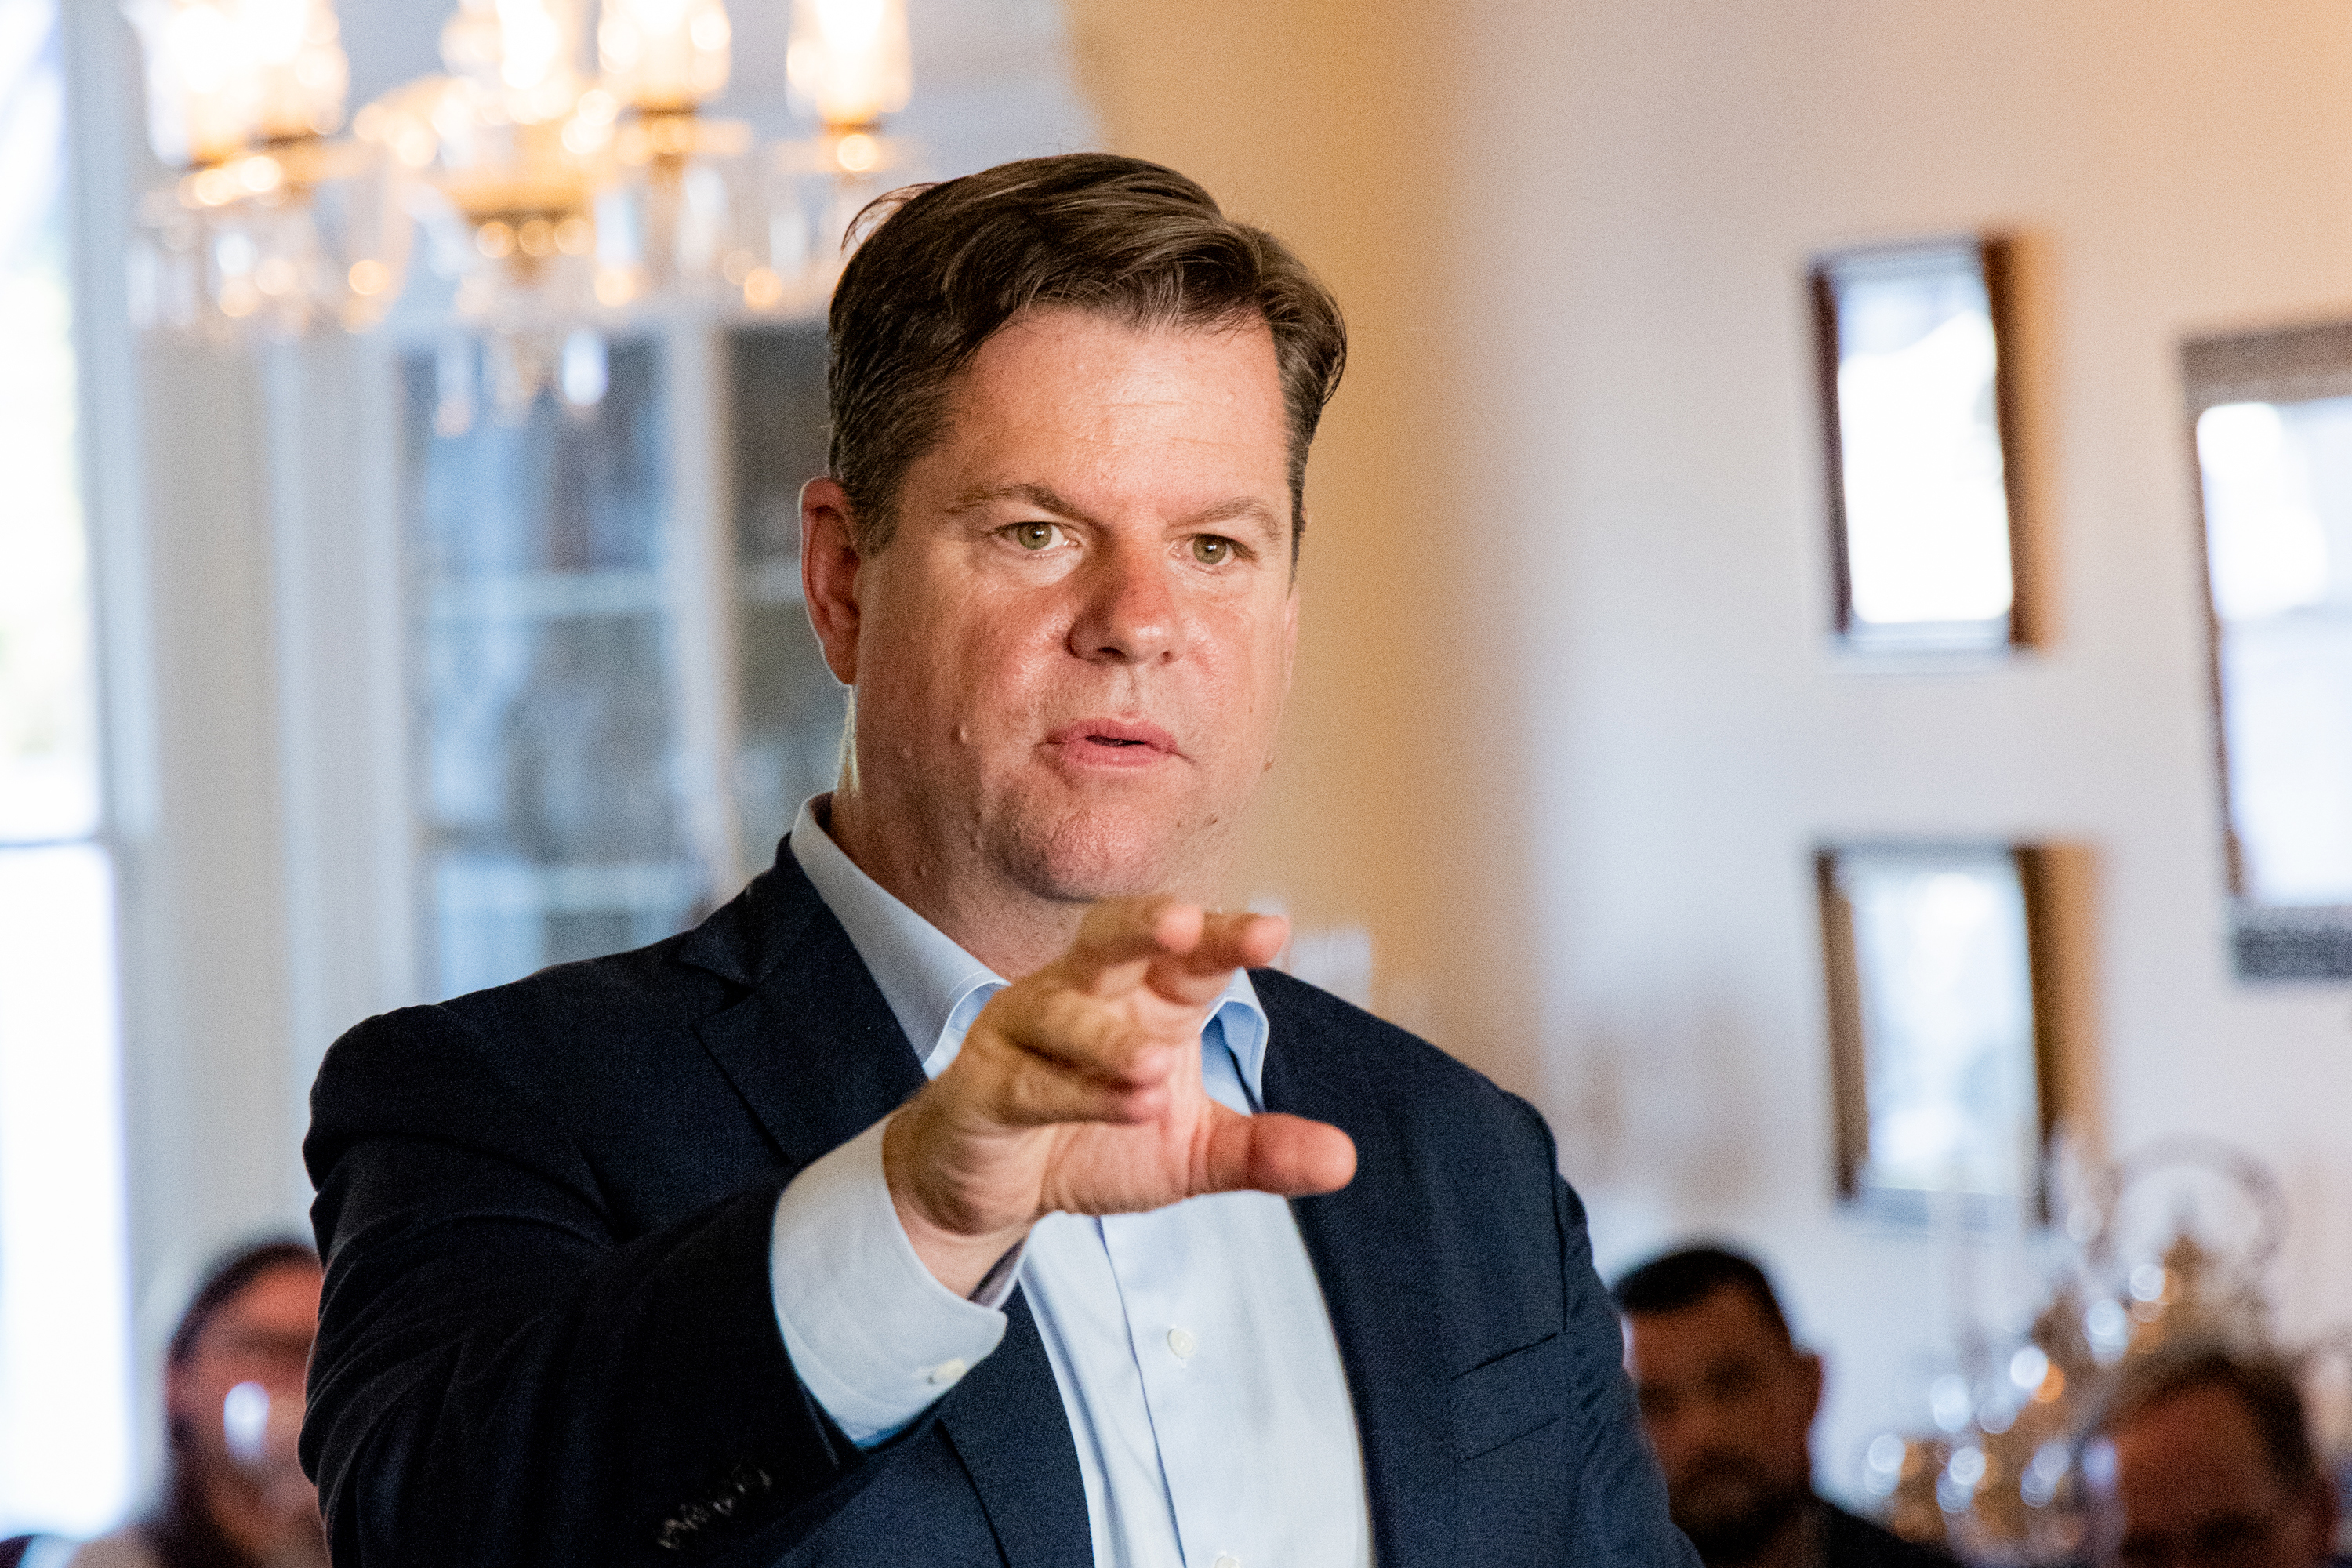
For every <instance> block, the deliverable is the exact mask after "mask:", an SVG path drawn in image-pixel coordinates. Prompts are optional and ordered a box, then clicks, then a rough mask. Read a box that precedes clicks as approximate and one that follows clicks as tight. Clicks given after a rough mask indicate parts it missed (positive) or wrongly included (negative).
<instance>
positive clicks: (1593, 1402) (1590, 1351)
mask: <svg viewBox="0 0 2352 1568" xmlns="http://www.w3.org/2000/svg"><path fill="white" fill-rule="evenodd" d="M1538 1121H1540V1119H1539V1118H1538ZM1544 1149H1545V1152H1546V1154H1547V1155H1548V1156H1551V1157H1552V1160H1553V1169H1554V1170H1557V1169H1558V1168H1559V1164H1558V1158H1557V1151H1556V1150H1555V1149H1554V1147H1553V1145H1552V1142H1551V1135H1550V1132H1549V1130H1547V1131H1545V1134H1544ZM1552 1212H1553V1216H1554V1218H1555V1220H1556V1222H1557V1224H1558V1226H1559V1243H1560V1261H1561V1263H1562V1265H1563V1267H1564V1268H1565V1270H1566V1275H1567V1290H1566V1296H1565V1304H1566V1312H1565V1318H1566V1321H1565V1323H1564V1324H1563V1331H1564V1333H1565V1335H1566V1338H1567V1341H1568V1365H1569V1398H1570V1404H1571V1405H1572V1406H1573V1408H1574V1410H1575V1413H1576V1415H1577V1416H1578V1418H1579V1419H1580V1422H1581V1425H1582V1426H1583V1436H1584V1452H1583V1463H1582V1465H1581V1467H1580V1468H1579V1469H1578V1471H1577V1473H1576V1474H1575V1475H1574V1476H1572V1477H1570V1478H1568V1479H1569V1484H1570V1487H1571V1488H1572V1489H1573V1491H1574V1495H1575V1500H1576V1509H1575V1519H1576V1530H1577V1542H1576V1544H1577V1547H1578V1549H1579V1551H1578V1561H1580V1562H1592V1563H1612V1564H1620V1565H1622V1568H1698V1553H1696V1552H1694V1551H1692V1550H1691V1544H1690V1542H1689V1541H1688V1540H1686V1539H1685V1537H1684V1535H1683V1532H1682V1531H1679V1530H1677V1529H1675V1526H1674V1524H1673V1523H1672V1522H1671V1521H1669V1519H1668V1517H1667V1513H1666V1483H1665V1481H1664V1478H1663V1477H1661V1476H1660V1475H1659V1474H1658V1464H1657V1460H1656V1459H1655V1458H1653V1457H1652V1456H1651V1453H1650V1444H1649V1439H1648V1438H1647V1437H1645V1436H1643V1431H1642V1423H1641V1414H1640V1412H1639V1410H1638V1409H1636V1407H1635V1405H1634V1403H1633V1383H1632V1381H1631V1380H1629V1379H1628V1378H1627V1377H1626V1375H1625V1342H1624V1336H1623V1331H1622V1330H1621V1329H1620V1328H1619V1327H1618V1322H1617V1309H1616V1307H1615V1306H1614V1305H1613V1304H1612V1302H1611V1301H1610V1300H1609V1292H1608V1291H1607V1289H1604V1288H1603V1287H1602V1285H1601V1276H1600V1275H1599V1274H1598V1273H1597V1272H1595V1271H1594V1269H1593V1267H1592V1242H1591V1237H1590V1235H1589V1234H1588V1232H1587V1230H1586V1227H1585V1219H1584V1204H1583V1201H1582V1200H1581V1199H1580V1198H1579V1197H1578V1196H1577V1195H1576V1193H1575V1191H1574V1190H1573V1189H1572V1188H1570V1186H1569V1184H1568V1183H1567V1182H1566V1181H1565V1180H1563V1179H1561V1178H1560V1177H1559V1176H1557V1175H1555V1176H1554V1177H1553V1178H1552Z"/></svg>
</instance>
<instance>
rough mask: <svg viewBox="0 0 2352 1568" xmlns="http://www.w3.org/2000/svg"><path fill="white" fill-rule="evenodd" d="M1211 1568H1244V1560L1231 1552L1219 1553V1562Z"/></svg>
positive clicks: (1210, 1566) (1211, 1565)
mask: <svg viewBox="0 0 2352 1568" xmlns="http://www.w3.org/2000/svg"><path fill="white" fill-rule="evenodd" d="M1209 1568H1242V1560H1241V1559H1240V1558H1238V1557H1236V1556H1234V1554H1233V1553H1232V1552H1218V1553H1217V1560H1216V1561H1215V1562H1214V1563H1210V1564H1209Z"/></svg>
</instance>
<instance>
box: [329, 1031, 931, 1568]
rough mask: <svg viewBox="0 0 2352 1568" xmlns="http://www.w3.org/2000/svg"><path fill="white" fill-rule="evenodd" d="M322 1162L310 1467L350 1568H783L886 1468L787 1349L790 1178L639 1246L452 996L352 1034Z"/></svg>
mask: <svg viewBox="0 0 2352 1568" xmlns="http://www.w3.org/2000/svg"><path fill="white" fill-rule="evenodd" d="M303 1152H304V1158H305V1160H306V1161H307V1163H309V1166H310V1173H311V1178H312V1180H313V1181H314V1182H315V1183H316V1184H317V1185H318V1189H319V1195H318V1200H317V1202H316V1204H315V1205H313V1208H312V1218H313V1222H314V1224H315V1225H316V1227H317V1230H318V1237H319V1245H320V1252H321V1254H322V1255H323V1256H324V1257H325V1258H326V1259H327V1283H326V1291H325V1295H324V1297H323V1299H322V1301H321V1305H320V1328H319V1339H318V1343H317V1347H316V1349H315V1351H314V1352H313V1353H312V1358H311V1365H310V1409H309V1417H308V1419H307V1420H306V1422H305V1423H304V1426H303V1432H302V1458H303V1463H304V1466H305V1468H307V1469H308V1470H309V1471H310V1474H311V1475H312V1477H313V1478H314V1479H317V1481H318V1482H319V1486H320V1503H321V1505H322V1507H323V1509H324V1511H325V1514H326V1517H327V1523H328V1529H329V1533H330V1539H331V1542H332V1545H333V1553H334V1561H335V1562H336V1563H337V1564H339V1565H340V1568H384V1565H389V1564H409V1563H430V1564H436V1565H446V1564H456V1563H482V1564H495V1565H498V1568H525V1565H536V1564H549V1565H552V1564H566V1565H571V1564H592V1563H637V1562H660V1563H697V1562H702V1561H717V1560H726V1561H732V1560H734V1558H735V1557H736V1556H737V1555H738V1551H736V1550H730V1547H731V1548H737V1549H740V1551H742V1552H747V1553H750V1554H751V1555H753V1556H754V1557H756V1558H764V1559H765V1560H770V1561H772V1557H773V1554H774V1551H775V1550H777V1549H780V1548H781V1546H782V1545H784V1544H788V1543H789V1542H790V1541H791V1540H792V1539H793V1538H794V1537H796V1536H797V1535H798V1534H799V1533H801V1532H802V1531H803V1530H804V1529H806V1528H810V1527H813V1525H814V1522H816V1521H819V1520H821V1519H822V1518H823V1517H824V1516H826V1515H828V1514H830V1512H831V1511H832V1510H833V1508H834V1507H835V1506H837V1504H838V1502H839V1501H840V1500H844V1498H845V1495H846V1494H848V1493H852V1492H854V1491H855V1490H856V1489H859V1486H860V1477H861V1472H862V1471H863V1470H866V1469H870V1468H872V1467H873V1466H874V1465H875V1464H877V1463H881V1462H887V1452H877V1454H876V1455H873V1456H861V1455H860V1454H859V1452H858V1450H857V1449H856V1447H854V1446H853V1445H852V1444H850V1443H849V1442H848V1441H847V1440H846V1439H845V1437H844V1436H842V1434H841V1432H840V1430H839V1429H838V1428H837V1427H836V1426H835V1425H834V1424H833V1422H832V1421H831V1420H830V1419H829V1418H828V1417H827V1416H826V1415H825V1414H824V1410H823V1409H822V1408H821V1407H820V1406H819V1405H817V1403H816V1402H815V1401H814V1399H812V1398H810V1397H809V1395H808V1394H806V1392H805V1391H804V1390H803V1388H802V1386H801V1384H800V1383H799V1381H798V1380H797V1379H796V1378H795V1377H794V1375H793V1367H792V1363H791V1361H790V1358H789V1357H788V1356H787V1355H786V1353H785V1351H784V1347H783V1343H782V1337H781V1335H780V1333H779V1331H778V1329H777V1325H776V1319H775V1314H774V1310H773V1306H772V1295H771V1288H770V1279H769V1263H768V1259H769V1237H770V1234H771V1227H772V1214H773V1210H774V1207H775V1203H776V1198H777V1194H778V1193H779V1192H780V1191H781V1190H782V1176H781V1175H779V1176H778V1178H777V1179H776V1180H775V1181H773V1182H772V1183H763V1184H760V1185H758V1186H756V1187H753V1188H751V1190H748V1191H745V1192H742V1193H740V1194H736V1195H735V1196H733V1197H730V1198H728V1199H725V1200H723V1201H721V1202H719V1203H718V1204H717V1205H714V1206H712V1207H710V1208H708V1209H706V1210H704V1211H703V1212H702V1213H700V1214H698V1215H693V1216H691V1217H690V1218H688V1219H686V1220H683V1221H681V1222H679V1223H677V1224H675V1225H672V1226H669V1227H668V1228H667V1229H664V1230H659V1231H656V1232H653V1233H652V1234H649V1235H644V1236H638V1237H633V1238H631V1239H628V1240H626V1241H622V1240H620V1239H619V1238H618V1237H616V1234H615V1226H614V1224H613V1222H612V1220H611V1218H610V1216H609V1215H608V1214H607V1212H606V1209H605V1206H604V1203H603V1202H602V1200H601V1196H600V1193H599V1190H598V1182H597V1179H596V1174H595V1172H594V1170H593V1168H592V1166H591V1164H590V1163H589V1162H588V1160H587V1159H586V1157H585V1156H584V1155H583V1153H582V1152H581V1151H580V1150H579V1149H578V1148H577V1147H576V1146H575V1145H574V1144H573V1143H572V1141H571V1140H570V1139H568V1138H567V1137H566V1136H565V1135H564V1134H563V1132H562V1130H561V1129H560V1128H559V1127H558V1125H557V1124H556V1122H555V1121H554V1119H553V1118H552V1117H551V1115H549V1114H548V1112H547V1110H545V1108H544V1107H543V1106H542V1105H541V1104H540V1103H538V1102H537V1101H535V1100H533V1099H532V1097H531V1096H530V1095H529V1094H528V1093H526V1092H524V1091H522V1090H521V1089H518V1088H517V1087H516V1086H515V1085H513V1084H511V1083H509V1082H508V1081H506V1079H504V1078H502V1077H501V1075H500V1074H499V1072H498V1071H497V1069H496V1068H495V1066H494V1063H493V1058H491V1056H490V1054H489V1053H488V1051H487V1049H486V1048H485V1042H484V1040H483V1039H482V1037H480V1035H479V1034H478V1032H477V1031H476V1030H475V1029H473V1028H472V1027H471V1026H469V1025H468V1024H467V1022H466V1021H465V1020H463V1019H462V1018H460V1017H459V1016H457V1015H456V1014H454V1013H452V1012H450V1011H449V1010H447V1009H445V1008H437V1007H420V1008H411V1009H408V1010H405V1011H404V1012H400V1013H395V1014H390V1015H387V1016H383V1017H381V1018H375V1019H372V1020H370V1021H369V1022H367V1023H365V1024H362V1025H361V1026H359V1027H357V1028H355V1029H353V1030H352V1032H351V1033H350V1034H348V1035H346V1036H345V1037H343V1038H342V1039H341V1040H340V1041H338V1042H337V1043H336V1045H335V1047H334V1048H333V1049H332V1050H331V1052H330V1053H329V1055H328V1058H327V1060H326V1062H325V1065H324V1066H323V1067H322V1068H321V1069H320V1075H319V1079H318V1082H317V1085H316V1087H315V1088H314V1089H313V1090H312V1093H311V1129H310V1136H309V1138H308V1139H307V1140H306V1141H305V1143H304V1148H303ZM755 1537H756V1538H757V1542H756V1544H757V1545H758V1546H759V1547H760V1550H759V1551H758V1552H752V1551H751V1549H752V1548H753V1546H754V1545H755V1542H754V1539H753V1538H755Z"/></svg>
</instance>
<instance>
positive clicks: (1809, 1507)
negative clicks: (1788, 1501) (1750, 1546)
mask: <svg viewBox="0 0 2352 1568" xmlns="http://www.w3.org/2000/svg"><path fill="white" fill-rule="evenodd" d="M1821 1512H1822V1508H1821V1504H1820V1503H1819V1502H1818V1501H1817V1500H1810V1499H1809V1500H1807V1501H1806V1502H1805V1504H1804V1506H1802V1507H1801V1508H1798V1509H1796V1510H1793V1511H1792V1512H1790V1515H1789V1517H1788V1519H1787V1520H1786V1521H1784V1522H1783V1523H1782V1524H1781V1526H1780V1529H1779V1530H1777V1531H1774V1532H1773V1533H1772V1535H1771V1536H1770V1537H1769V1539H1767V1540H1766V1541H1765V1542H1763V1543H1762V1544H1761V1545H1759V1546H1758V1547H1757V1548H1756V1550H1755V1551H1753V1552H1748V1553H1747V1554H1746V1555H1744V1556H1740V1557H1737V1558H1732V1557H1722V1556H1716V1557H1708V1558H1706V1560H1705V1561H1706V1568H1817V1565H1818V1564H1819V1563H1821V1561H1822V1536H1821V1530H1822V1521H1821Z"/></svg>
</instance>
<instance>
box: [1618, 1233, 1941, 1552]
mask: <svg viewBox="0 0 2352 1568" xmlns="http://www.w3.org/2000/svg"><path fill="white" fill-rule="evenodd" d="M1611 1293H1612V1295H1613V1296H1614V1297H1615V1298H1616V1301H1617V1310H1618V1311H1619V1312H1621V1313H1622V1314H1623V1316H1624V1320H1625V1366H1626V1370H1627V1371H1628V1372H1629V1373H1631V1374H1632V1375H1633V1391H1634V1394H1635V1395H1636V1397H1637V1398H1638V1399H1639V1400H1640V1402H1641V1407H1642V1424H1643V1426H1644V1427H1645V1428H1647V1430H1648V1432H1649V1435H1650V1446H1651V1447H1652V1448H1653V1449H1654V1450H1655V1451H1656V1453H1657V1456H1658V1466H1659V1468H1661V1469H1662V1470H1664V1472H1665V1477H1666V1501H1667V1505H1668V1507H1669V1509H1670V1510H1672V1512H1673V1515H1674V1521H1675V1523H1676V1524H1678V1525H1680V1526H1681V1527H1682V1530H1683V1533H1684V1534H1685V1535H1687V1536H1689V1537H1690V1541H1691V1544H1692V1545H1693V1546H1695V1547H1696V1548H1698V1554H1699V1558H1700V1560H1701V1561H1702V1562H1704V1563H1706V1565H1707V1568H1956V1564H1955V1560H1954V1559H1953V1558H1951V1557H1949V1556H1948V1555H1947V1554H1946V1553H1944V1552H1941V1551H1938V1550H1937V1549H1936V1548H1934V1547H1929V1546H1922V1545H1919V1544H1917V1543H1916V1542H1908V1541H1905V1540H1904V1539H1902V1538H1901V1537H1900V1536H1897V1535H1893V1534H1890V1533H1889V1532H1887V1531H1885V1530H1882V1529H1880V1528H1879V1527H1878V1526H1877V1525H1875V1524H1873V1523H1871V1522H1870V1521H1867V1520H1864V1519H1858V1518H1856V1517H1855V1516H1854V1515H1853V1514H1850V1513H1848V1512H1846V1511H1845V1510H1843V1509H1841V1508H1838V1507H1836V1506H1834V1505H1833V1504H1832V1503H1829V1502H1827V1501H1824V1500H1822V1499H1821V1498H1819V1497H1817V1496H1815V1495H1814V1492H1813V1462H1812V1450H1811V1445H1810V1442H1809V1438H1810V1436H1811V1430H1812V1425H1813V1417H1814V1415H1817V1414H1818V1413H1819V1412H1820V1410H1821V1405H1822V1358H1821V1357H1820V1356H1818V1355H1815V1354H1813V1353H1812V1352H1810V1351H1803V1350H1800V1349H1799V1348H1798V1347H1797V1343H1796V1341H1795V1340H1794V1339H1793V1338H1792V1337H1791V1336H1790V1332H1789V1320H1788V1318H1787V1317H1786V1316H1785V1315H1783V1313H1782V1312H1781V1310H1780V1300H1779V1299H1778V1298H1777V1297H1776V1296H1774V1294H1773V1292H1772V1284H1771V1281H1770V1280H1769V1279H1766V1278H1765V1276H1764V1271H1763V1269H1761V1268H1758V1267H1757V1266H1756V1264H1755V1263H1754V1262H1753V1261H1752V1260H1750V1259H1748V1258H1743V1257H1741V1256H1740V1255H1739V1254H1738V1253H1736V1252H1728V1251H1726V1250H1724V1249H1723V1248H1721V1247H1685V1248H1683V1249H1682V1250H1680V1251H1676V1252H1670V1253H1667V1254H1666V1255H1665V1256H1664V1257H1663V1258H1654V1259H1652V1260H1651V1261H1650V1262H1648V1263H1644V1264H1643V1265H1642V1266H1641V1267H1640V1268H1636V1269H1633V1271H1632V1272H1631V1273H1628V1274H1626V1275H1625V1276H1624V1277H1623V1278H1622V1279H1619V1280H1618V1281H1617V1284H1616V1287H1615V1289H1613V1290H1612V1292H1611Z"/></svg>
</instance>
